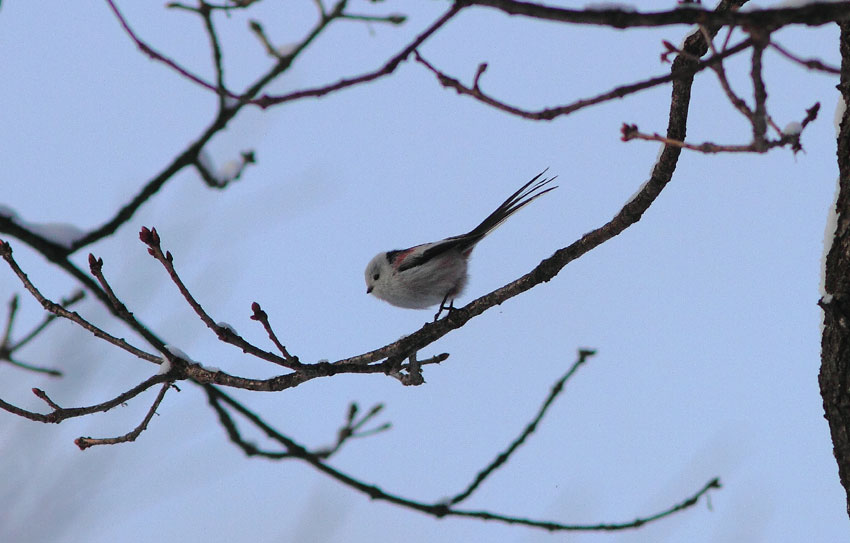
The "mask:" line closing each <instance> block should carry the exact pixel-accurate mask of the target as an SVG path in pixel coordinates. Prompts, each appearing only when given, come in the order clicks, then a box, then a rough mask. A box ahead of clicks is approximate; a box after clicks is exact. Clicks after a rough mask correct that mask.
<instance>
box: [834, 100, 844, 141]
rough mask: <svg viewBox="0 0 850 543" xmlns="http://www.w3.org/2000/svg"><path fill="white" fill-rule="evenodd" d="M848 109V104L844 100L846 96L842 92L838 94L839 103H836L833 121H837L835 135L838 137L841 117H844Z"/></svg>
mask: <svg viewBox="0 0 850 543" xmlns="http://www.w3.org/2000/svg"><path fill="white" fill-rule="evenodd" d="M846 110H847V104H846V103H845V102H844V97H843V96H841V95H840V94H839V95H838V103H837V104H835V117H833V122H834V123H835V137H836V138H837V137H838V133H839V132H840V131H841V119H843V118H844V112H845V111H846Z"/></svg>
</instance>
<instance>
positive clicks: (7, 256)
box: [0, 240, 160, 364]
mask: <svg viewBox="0 0 850 543" xmlns="http://www.w3.org/2000/svg"><path fill="white" fill-rule="evenodd" d="M0 257H2V258H3V260H5V261H6V263H7V264H9V267H10V268H12V271H13V272H14V273H15V275H17V276H18V279H20V280H21V283H23V285H24V288H26V289H27V290H28V291H29V292H30V294H32V295H33V297H34V298H35V299H36V300H38V302H39V303H40V304H41V305H42V307H44V309H45V310H46V311H49V312H51V313H53V314H54V315H56V316H57V317H62V318H65V319H68V320H70V321H72V322H74V323H75V324H77V325H79V326H80V327H82V328H84V329H86V330H88V331H89V332H91V333H92V334H93V335H94V336H95V337H98V338H100V339H103V340H105V341H107V342H109V343H111V344H113V345H115V346H116V347H119V348H121V349H123V350H125V351H127V352H128V353H130V354H132V355H134V356H136V357H138V358H141V359H142V360H147V361H149V362H155V363H157V364H159V362H160V358H159V357H158V356H154V355H152V354H150V353H147V352H145V351H143V350H141V349H139V348H137V347H134V346H133V345H130V344H129V343H127V341H125V340H124V339H121V338H117V337H115V336H113V335H112V334H110V333H109V332H106V331H105V330H102V329H100V328H98V327H97V326H95V325H94V324H92V323H90V322H89V321H87V320H85V319H84V318H83V317H81V316H80V315H79V313H77V312H76V311H69V310H68V309H65V308H64V307H62V306H61V305H60V304H57V303H55V302H52V301H50V300H48V299H47V298H46V297H45V296H44V295H43V294H42V293H41V292H40V291H39V290H38V288H36V286H35V285H34V284H32V282H31V281H30V280H29V278H28V277H27V274H25V273H24V271H23V270H22V269H21V268H20V267H19V266H18V263H17V262H15V259H14V258H13V257H12V247H11V246H10V245H9V244H8V243H7V242H5V241H2V240H0Z"/></svg>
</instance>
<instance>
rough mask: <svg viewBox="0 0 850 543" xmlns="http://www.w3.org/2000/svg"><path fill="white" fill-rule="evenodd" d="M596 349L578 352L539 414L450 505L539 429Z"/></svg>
mask: <svg viewBox="0 0 850 543" xmlns="http://www.w3.org/2000/svg"><path fill="white" fill-rule="evenodd" d="M595 354H596V351H593V350H587V349H581V350H579V352H578V360H576V361H575V362H574V363H573V364H572V366H570V369H569V370H567V373H565V374H564V375H563V377H561V378H560V379H558V380H557V381H556V382H555V384H554V385H553V386H552V390H551V392H549V396H547V397H546V400H544V401H543V405H541V406H540V409H539V410H538V411H537V415H535V416H534V418H533V419H531V422H529V423H528V425H527V426H526V427H525V430H523V431H522V433H521V434H520V435H519V436H518V437H517V438H516V439H514V440H513V441H512V442H511V444H510V445H508V448H507V449H505V450H504V451H503V452H501V453H499V455H498V456H497V457H496V459H495V460H493V461H492V462H491V463H490V464H489V465H488V466H487V467H486V468H484V469H483V470H481V471H480V472H479V473H478V475H476V476H475V479H474V480H473V481H472V482H471V483H470V484H469V486H467V487H466V488H465V489H464V490H463V491H462V492H459V493H458V494H456V495H455V496H453V497H452V498H451V499H450V500H448V504H449V505H456V504H458V503H460V502H462V501H463V500H465V499H466V498H468V497H469V496H471V495H472V493H473V492H475V490H476V489H477V488H478V487H479V486H480V485H481V483H483V482H484V480H485V479H487V477H489V476H490V475H491V474H492V473H493V472H494V471H496V470H497V469H499V468H500V467H501V466H503V465H504V464H505V462H507V461H508V459H510V457H511V455H512V454H513V453H514V452H515V451H516V450H517V449H519V448H520V446H522V444H523V443H525V440H526V439H528V437H529V436H530V435H531V434H533V433H534V431H535V430H537V425H538V424H540V421H541V420H543V417H544V416H545V415H546V411H548V410H549V407H550V406H551V405H552V403H553V402H554V401H555V398H557V397H558V396H559V395H560V394H561V392H563V390H564V384H565V383H566V382H567V381H568V380H569V379H570V377H572V376H573V375H574V374H575V372H576V371H578V368H579V367H580V366H581V365H582V364H584V363H585V362H586V361H587V359H588V358H590V357H591V356H593V355H595Z"/></svg>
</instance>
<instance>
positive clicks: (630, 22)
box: [458, 0, 850, 29]
mask: <svg viewBox="0 0 850 543" xmlns="http://www.w3.org/2000/svg"><path fill="white" fill-rule="evenodd" d="M744 2H746V0H744ZM744 2H735V3H737V4H739V5H740V4H743V3H744ZM458 3H459V4H462V5H463V6H482V7H490V8H495V9H497V10H500V11H503V12H505V13H507V14H509V15H524V16H526V17H533V18H535V19H545V20H547V21H558V22H562V23H572V24H586V25H600V26H609V27H613V28H636V27H654V26H669V25H682V24H686V25H706V26H716V27H719V26H726V25H735V26H746V27H760V28H770V29H776V28H781V27H783V26H788V25H798V24H803V25H808V26H818V25H824V24H829V23H834V22H837V21H846V20H848V19H850V7H848V6H847V4H846V3H838V4H832V3H815V4H807V5H805V6H800V7H797V8H785V9H759V10H752V11H747V12H741V11H735V10H727V9H717V10H714V11H708V10H706V9H703V8H702V7H700V6H693V5H690V6H682V7H678V8H676V9H672V10H669V11H657V12H647V13H643V12H637V11H631V10H623V9H618V8H611V9H584V10H574V9H566V8H559V7H551V6H545V5H542V4H535V3H531V2H519V1H516V0H458ZM731 3H732V2H730V4H731ZM724 4H726V2H721V7H723V5H724Z"/></svg>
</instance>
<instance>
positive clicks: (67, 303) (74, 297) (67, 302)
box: [9, 290, 85, 353]
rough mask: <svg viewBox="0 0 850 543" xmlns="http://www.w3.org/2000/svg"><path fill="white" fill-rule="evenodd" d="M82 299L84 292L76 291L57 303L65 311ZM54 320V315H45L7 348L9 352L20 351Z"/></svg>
mask: <svg viewBox="0 0 850 543" xmlns="http://www.w3.org/2000/svg"><path fill="white" fill-rule="evenodd" d="M84 297H85V291H83V290H77V291H74V292H73V293H72V294H71V295H70V296H69V297H67V298H62V299H61V300H60V301H59V305H61V306H62V307H64V308H65V309H68V308H69V307H71V306H72V305H74V304H75V303H77V302H79V301H80V300H82V299H83V298H84ZM55 320H56V315H54V314H53V313H48V314H47V315H45V316H44V319H43V320H42V321H41V322H40V323H39V324H38V325H36V326H35V328H33V329H32V330H30V331H29V332H28V333H27V334H25V335H24V337H22V338H21V339H19V340H18V341H16V342H15V343H14V344H13V345H11V346H10V347H9V352H12V353H14V352H15V351H17V350H18V349H20V348H21V347H23V346H24V345H26V344H27V343H29V342H30V341H32V340H33V339H35V338H36V337H37V336H38V334H40V333H41V332H42V331H43V330H44V329H45V328H47V326H48V325H49V324H50V323H51V322H53V321H55Z"/></svg>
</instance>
